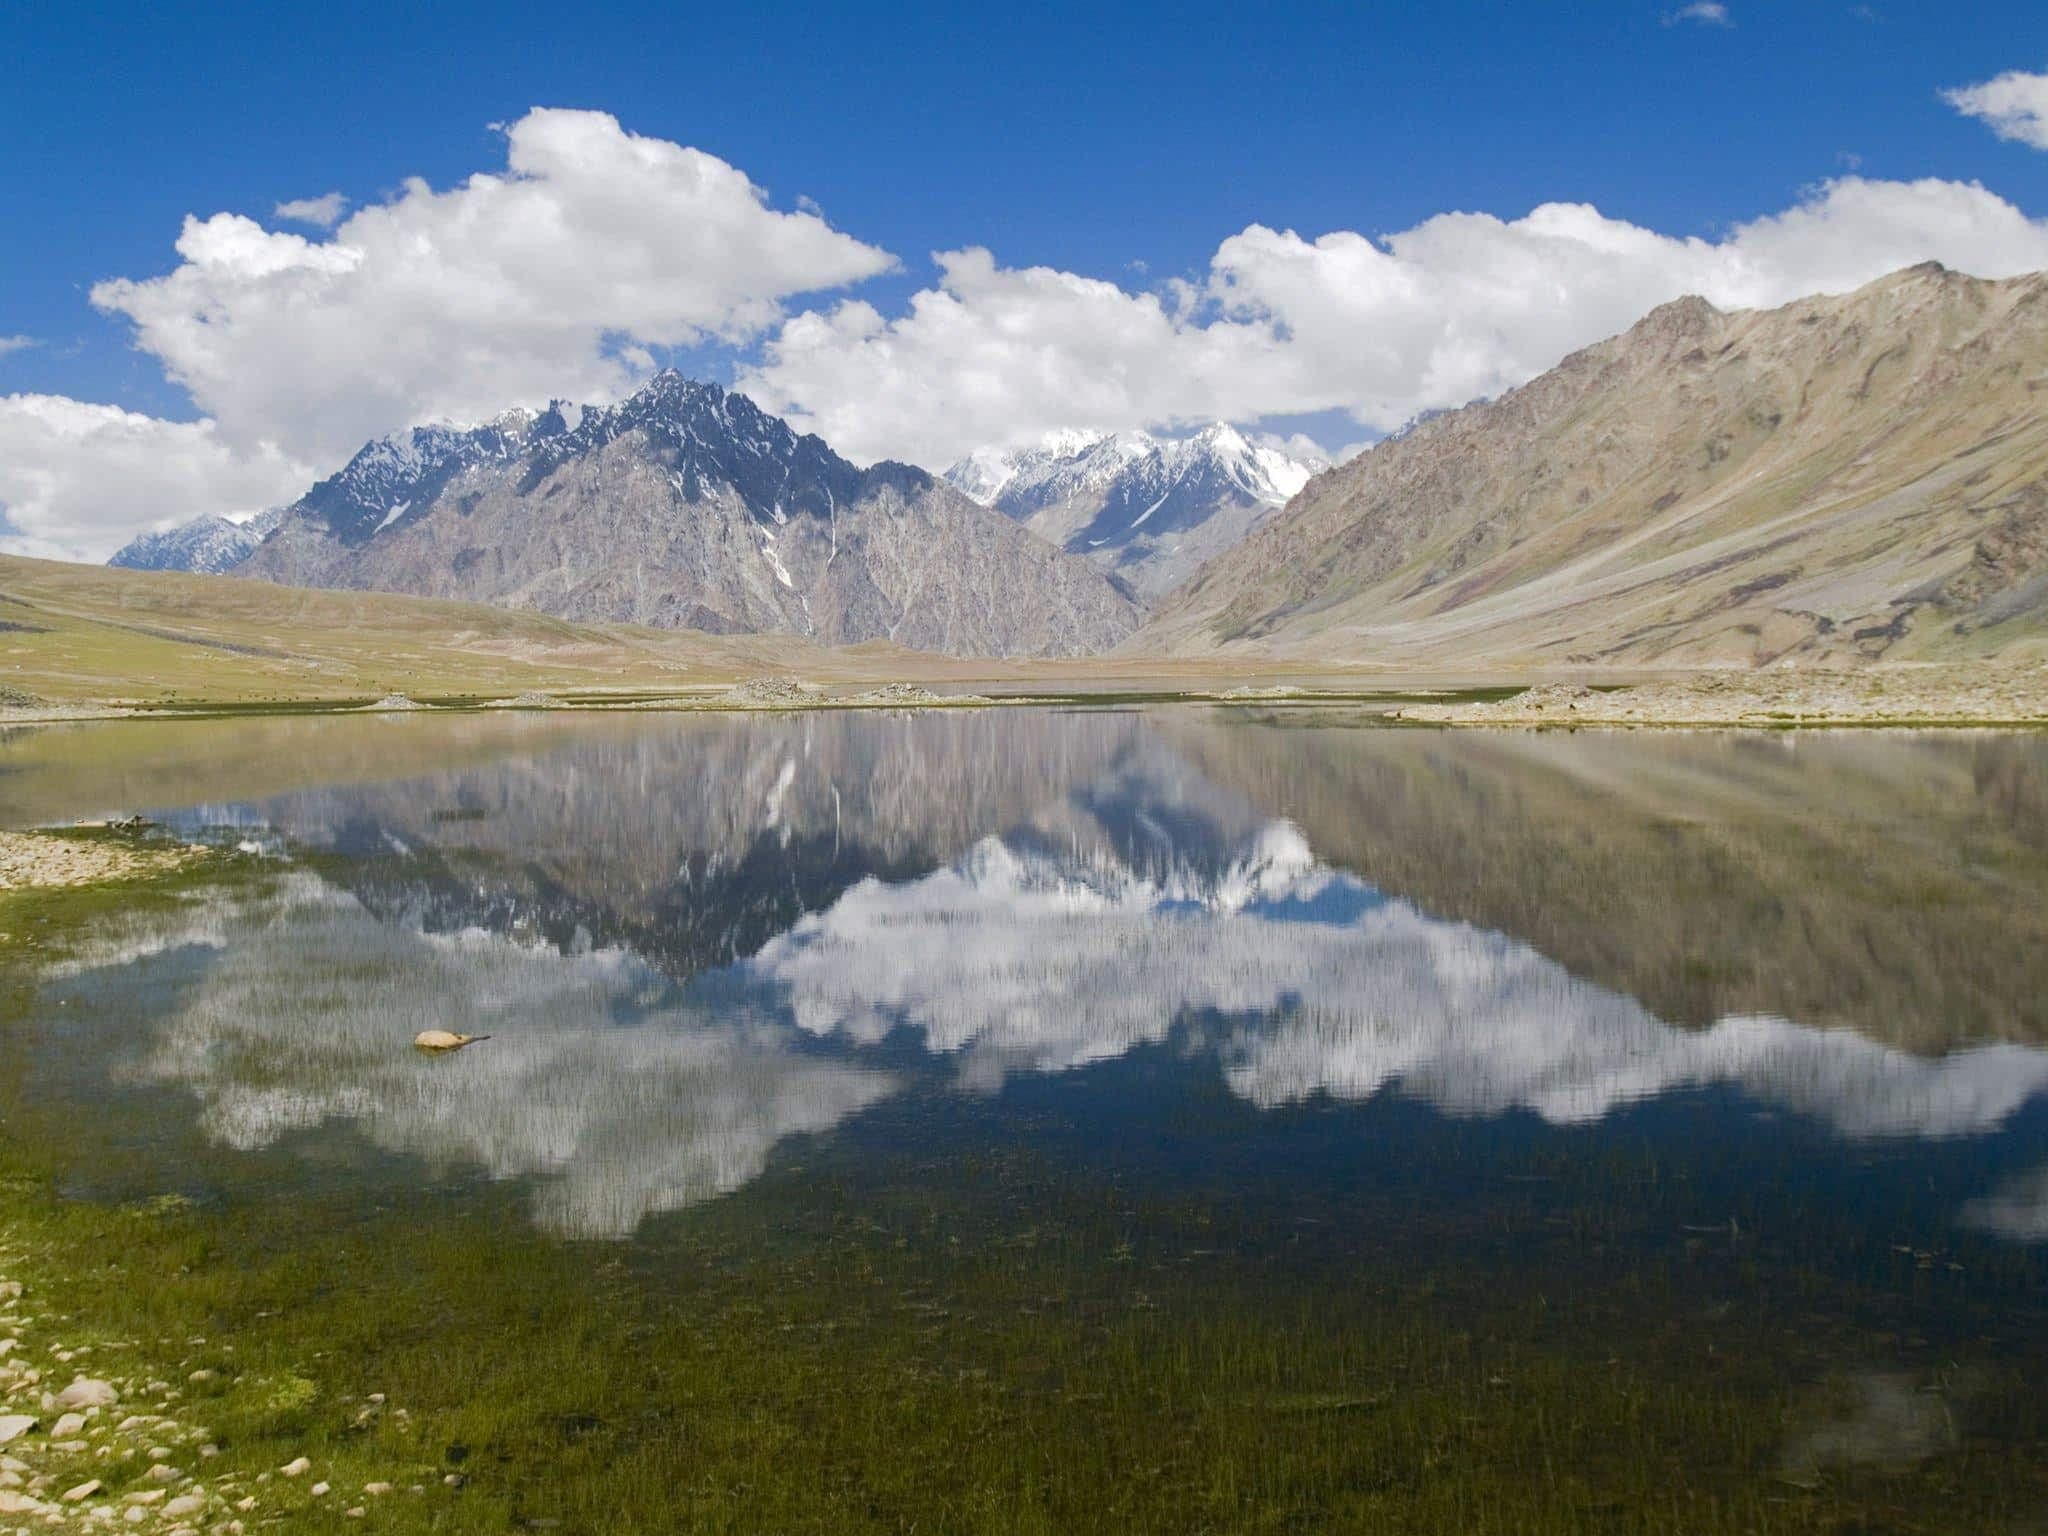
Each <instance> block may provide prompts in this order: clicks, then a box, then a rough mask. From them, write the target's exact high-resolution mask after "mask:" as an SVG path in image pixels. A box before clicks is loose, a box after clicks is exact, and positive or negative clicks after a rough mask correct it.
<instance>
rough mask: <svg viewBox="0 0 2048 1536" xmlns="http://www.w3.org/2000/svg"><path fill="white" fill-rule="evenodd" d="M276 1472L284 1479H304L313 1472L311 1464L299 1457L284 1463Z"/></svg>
mask: <svg viewBox="0 0 2048 1536" xmlns="http://www.w3.org/2000/svg"><path fill="white" fill-rule="evenodd" d="M277 1470H278V1471H279V1472H280V1473H282V1474H283V1475H284V1476H286V1477H304V1476H305V1475H306V1474H307V1473H308V1472H310V1471H312V1470H313V1463H312V1462H310V1461H308V1460H307V1459H306V1458H305V1457H303V1456H300V1457H297V1458H295V1459H294V1460H291V1461H288V1462H286V1463H285V1464H284V1465H283V1466H281V1467H279V1468H278V1469H277Z"/></svg>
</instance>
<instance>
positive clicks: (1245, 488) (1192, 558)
mask: <svg viewBox="0 0 2048 1536" xmlns="http://www.w3.org/2000/svg"><path fill="white" fill-rule="evenodd" d="M1327 468H1329V465H1328V463H1327V462H1325V461H1324V460H1322V459H1320V458H1312V457H1303V456H1298V455H1295V454H1291V453H1288V452H1287V451H1285V450H1284V449H1281V448H1278V447H1276V446H1274V445H1272V444H1270V443H1267V442H1261V441H1255V440H1253V439H1251V438H1248V437H1247V436H1246V435H1245V434H1244V433H1243V432H1241V431H1239V430H1238V429H1237V428H1235V427H1233V426H1230V425H1229V424H1228V423H1226V422H1217V423H1215V424H1214V425H1212V426H1208V427H1205V428H1203V429H1202V430H1201V431H1200V432H1197V433H1195V434H1194V435H1193V436H1192V437H1186V438H1159V437H1154V436H1153V435H1152V434H1150V433H1148V432H1087V431H1079V430H1073V429H1068V430H1063V431H1056V432H1051V433H1048V434H1047V435H1046V436H1045V437H1044V438H1042V439H1040V440H1039V441H1038V442H1037V443H1035V444H1033V445H1031V446H1030V447H1028V448H1021V449H1003V448H983V449H978V450H977V451H975V452H974V453H971V454H969V455H968V456H967V457H966V458H964V459H962V460H961V461H960V462H959V463H957V464H955V465H954V466H953V467H952V468H951V469H949V470H947V471H946V478H947V479H948V480H949V481H951V482H952V484H953V485H954V486H955V487H956V488H958V489H959V490H960V491H961V492H962V494H964V495H966V496H968V497H969V498H971V499H972V500H975V501H978V502H980V503H981V504H982V505H983V506H986V507H993V508H995V509H996V510H997V511H1000V512H1003V513H1005V514H1007V515H1008V516H1010V517H1013V518H1015V519H1017V520H1018V521H1019V522H1021V523H1023V524H1025V526H1027V527H1028V528H1030V529H1031V531H1032V532H1034V533H1036V534H1039V535H1040V536H1041V537H1044V538H1047V539H1050V540H1051V541H1052V542H1054V543H1056V544H1059V545H1060V546H1061V547H1062V548H1064V549H1065V550H1066V551H1067V552H1068V553H1069V554H1076V555H1081V556H1084V557H1086V558H1087V559H1089V560H1091V561H1093V562H1094V563H1095V564H1097V565H1099V566H1101V567H1103V568H1104V569H1107V570H1111V571H1114V572H1115V573H1116V574H1117V575H1119V576H1121V577H1123V578H1124V579H1126V580H1127V581H1129V582H1130V583H1131V585H1132V586H1133V587H1135V588H1136V589H1137V590H1138V591H1139V592H1140V593H1142V594H1144V595H1146V596H1148V597H1158V596H1161V595H1163V594H1164V593H1166V592H1168V591H1170V590H1171V589H1172V588H1174V587H1176V586H1178V585H1179V584H1180V583H1181V582H1183V581H1185V580H1186V579H1187V578H1188V577H1189V576H1191V575H1192V574H1193V573H1194V571H1195V569H1196V568H1197V567H1199V566H1200V565H1201V564H1202V562H1203V561H1205V560H1208V559H1211V558H1213V557H1214V556H1216V555H1218V554H1220V553H1222V551H1224V550H1225V549H1228V548H1230V547H1231V546H1232V545H1234V544H1236V543H1237V542H1238V541H1239V540H1241V539H1242V538H1244V536H1245V535H1246V534H1248V533H1250V532H1251V531H1252V529H1254V528H1255V527H1257V526H1258V525H1259V524H1260V523H1262V522H1263V521H1265V519H1266V517H1268V516H1269V515H1270V514H1271V513H1272V512H1274V511H1275V510H1277V509H1278V508H1280V507H1282V506H1284V505H1286V503H1287V501H1288V500H1289V499H1290V498H1291V497H1292V496H1293V495H1294V494H1295V493H1296V492H1297V491H1299V490H1300V489H1301V488H1302V487H1303V486H1305V485H1306V484H1308V482H1309V480H1310V479H1312V478H1313V477H1314V476H1315V475H1316V474H1318V473H1320V472H1321V471H1322V470H1324V469H1327Z"/></svg>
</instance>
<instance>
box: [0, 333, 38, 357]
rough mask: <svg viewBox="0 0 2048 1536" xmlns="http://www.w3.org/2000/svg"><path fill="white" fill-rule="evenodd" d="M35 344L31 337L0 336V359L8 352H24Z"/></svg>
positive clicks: (33, 338)
mask: <svg viewBox="0 0 2048 1536" xmlns="http://www.w3.org/2000/svg"><path fill="white" fill-rule="evenodd" d="M35 344H36V339H35V337H33V336H0V357H5V356H6V355H7V354H8V353H10V352H26V351H27V350H28V349H29V348H30V347H32V346H34V345H35Z"/></svg>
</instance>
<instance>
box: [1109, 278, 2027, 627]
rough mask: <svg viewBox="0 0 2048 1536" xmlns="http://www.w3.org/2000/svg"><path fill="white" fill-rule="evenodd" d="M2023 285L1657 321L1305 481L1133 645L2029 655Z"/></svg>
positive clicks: (1690, 310) (1901, 288)
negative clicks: (1497, 396)
mask: <svg viewBox="0 0 2048 1536" xmlns="http://www.w3.org/2000/svg"><path fill="white" fill-rule="evenodd" d="M2044 406H2048V274H2036V275H2033V276H2028V277H2020V278H2013V279H2009V280H2005V281H1999V282H1987V281H1980V280H1978V279H1975V278H1970V277H1966V276H1963V275H1961V274H1959V273H1955V272H1951V271H1947V270H1945V269H1943V268H1941V267H1939V266H1936V265H1932V264H1929V265H1925V266H1920V267H1914V268H1911V269H1909V270H1907V271H1903V272H1898V273H1895V274H1893V275H1892V276H1890V277H1887V278H1884V279H1881V280H1879V281H1878V282H1875V283H1872V284H1870V285H1869V286H1867V287H1865V288H1863V289H1861V290H1859V291H1857V292H1855V293H1851V294H1848V295H1845V296H1841V297H1817V298H1809V299H1802V300H1800V301H1799V302H1797V303H1794V304H1790V305H1787V306H1786V307H1784V308H1782V309H1776V310H1771V311H1768V312H1763V311H1744V312H1740V313H1733V314H1724V313H1722V312H1720V311H1719V310H1716V309H1715V308H1714V307H1713V306H1712V305H1710V304H1708V303H1707V302H1706V301H1705V300H1703V299H1698V298H1688V299H1681V300H1679V301H1677V302H1675V303H1672V304H1667V305H1665V306H1664V307H1662V308H1661V309H1658V310H1656V311H1654V312H1653V313H1652V314H1650V315H1649V316H1648V317H1647V318H1645V319H1644V320H1643V321H1641V322H1640V323H1639V324H1637V325H1636V326H1635V327H1633V328H1632V329H1631V330H1629V331H1628V332H1627V333H1625V334H1624V335H1621V336H1617V337H1615V338H1613V339H1612V340H1609V341H1605V342H1602V343H1600V344H1599V345H1597V346H1593V347H1589V348H1587V349H1586V350H1585V351H1582V352H1579V353H1576V354H1574V355H1573V356H1571V357H1568V358H1566V359H1565V360H1564V361H1563V362H1562V363H1560V364H1559V365H1558V366H1557V367H1556V368H1554V369H1552V370H1551V371H1550V372H1549V373H1546V374H1544V375H1543V376H1542V377H1540V378H1538V379H1536V380H1534V381H1532V382H1531V383H1529V384H1527V385H1524V386H1523V387H1521V388H1520V389H1516V390H1514V391H1512V392H1510V393H1508V394H1506V395H1504V396H1502V397H1501V398H1500V399H1498V400H1495V401H1490V402H1485V403H1481V404H1476V405H1471V406H1467V407H1466V408H1464V409H1463V410H1459V411H1452V412H1448V413H1446V414H1443V415H1441V416H1437V417H1435V418H1433V419H1430V420H1427V421H1423V422H1420V423H1418V424H1417V425H1416V426H1415V427H1414V429H1413V430H1411V431H1409V432H1407V433H1405V434H1404V435H1402V436H1401V437H1399V438H1397V439H1389V440H1388V441H1386V442H1383V443H1381V444H1379V445H1378V446H1377V447H1375V448H1373V449H1371V450H1370V451H1368V452H1366V453H1364V454H1362V455H1361V456H1359V457H1358V458H1356V459H1354V460H1352V461H1351V462H1350V463H1348V464H1346V465H1344V466H1343V467H1342V468H1340V469H1337V470H1334V471H1332V472H1331V473H1329V474H1326V475H1323V476H1320V477H1318V478H1317V479H1316V480H1314V481H1313V482H1312V483H1311V484H1310V485H1309V486H1308V487H1307V488H1306V489H1305V490H1304V491H1303V492H1302V494H1301V495H1300V496H1298V497H1297V498H1296V499H1295V500H1294V501H1293V502H1292V503H1291V504H1290V505H1289V506H1288V507H1287V509H1286V510H1285V511H1284V512H1283V513H1281V514H1280V515H1279V516H1277V517H1274V518H1272V519H1271V520H1270V521H1269V522H1268V523H1267V524H1266V525H1265V526H1264V527H1262V528H1260V529H1259V530H1257V531H1256V532H1255V533H1253V534H1252V535H1251V537H1249V538H1248V539H1247V540H1246V541H1245V542H1244V543H1243V544H1242V545H1240V546H1239V547H1238V548H1236V549H1234V550H1232V551H1230V552H1229V553H1227V554H1225V555H1224V556H1222V557H1220V558H1219V559H1217V560H1215V561H1213V562H1212V563H1211V564H1210V565H1208V566H1207V567H1205V568H1204V569H1203V571H1202V572H1201V573H1200V574H1199V575H1198V576H1197V577H1196V578H1195V579H1194V580H1193V581H1192V582H1190V583H1189V584H1188V585H1187V586H1186V587H1184V588H1183V589H1182V590H1181V591H1179V592H1178V593H1176V594H1175V595H1174V596H1173V597H1172V599H1171V600H1170V601H1168V602H1167V603H1165V604H1164V605H1163V606H1162V608H1161V609H1160V611H1159V612H1158V614H1157V615H1156V616H1155V618H1154V620H1153V621H1152V622H1151V624H1149V625H1148V626H1147V628H1146V629H1145V630H1144V631H1143V633H1141V634H1140V635H1138V636H1137V637H1136V638H1135V639H1134V640H1133V641H1132V642H1131V643H1130V649H1131V650H1133V651H1134V652H1142V653H1148V654H1162V653H1163V654H1204V653H1216V652H1221V653H1235V654H1253V655H1257V654H1272V655H1293V656H1304V657H1305V656H1313V657H1315V658H1316V659H1318V660H1370V661H1383V662H1387V663H1391V664H1397V665H1417V664H1422V665H1427V664H1448V665H1459V666H1491V667H1518V666H1525V665H1529V664H1532V663H1535V664H1548V665H1555V666H1567V667H1570V666H1583V665H1587V664H1602V663H1628V664H1644V663H1653V664H1662V665H1696V664H1702V663H1715V664H1742V665H1760V664H1767V663H1772V662H1787V661H1799V662H1809V661H1825V662H1829V663H1831V664H1842V663H1850V664H1855V663H1860V662H1862V661H1865V660H1868V659H1871V658H1875V657H1887V658H1891V659H1895V660H1896V659H1913V658H1927V657H1935V658H1939V657H1957V658H1966V657H1971V656H1979V655H1983V654H1986V653H1990V652H2008V653H2010V652H2012V651H2014V649H2015V648H2020V649H2027V650H2031V649H2038V648H2041V647H2042V646H2044V645H2048V409H2044Z"/></svg>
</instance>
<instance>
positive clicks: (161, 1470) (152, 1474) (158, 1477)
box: [142, 1461, 185, 1483]
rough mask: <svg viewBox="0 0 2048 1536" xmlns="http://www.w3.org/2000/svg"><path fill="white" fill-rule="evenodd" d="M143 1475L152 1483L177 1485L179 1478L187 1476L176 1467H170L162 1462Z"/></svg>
mask: <svg viewBox="0 0 2048 1536" xmlns="http://www.w3.org/2000/svg"><path fill="white" fill-rule="evenodd" d="M142 1475H143V1476H144V1477H146V1478H148V1479H149V1480H150V1481H151V1482H152V1483H175V1482H176V1481H177V1480H178V1479H179V1478H181V1477H183V1476H184V1475H185V1474H184V1473H182V1472H180V1471H179V1470H178V1469H177V1468H176V1467H173V1466H168V1465H166V1464H165V1463H163V1462H161V1461H160V1462H158V1463H157V1464H156V1465H155V1466H153V1467H151V1468H150V1469H149V1470H148V1471H147V1472H145V1473H143V1474H142Z"/></svg>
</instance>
